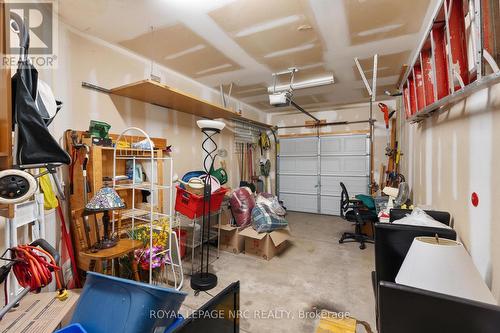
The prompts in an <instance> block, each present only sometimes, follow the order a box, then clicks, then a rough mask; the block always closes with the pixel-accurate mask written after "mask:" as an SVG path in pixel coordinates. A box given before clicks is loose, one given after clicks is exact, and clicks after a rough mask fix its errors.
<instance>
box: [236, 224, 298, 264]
mask: <svg viewBox="0 0 500 333" xmlns="http://www.w3.org/2000/svg"><path fill="white" fill-rule="evenodd" d="M239 234H240V236H244V237H245V254H249V255H253V256H256V257H259V258H263V259H265V260H271V259H272V258H273V257H274V256H275V255H277V254H279V253H280V252H282V251H283V250H284V249H285V248H286V247H287V246H288V239H290V237H291V235H290V229H289V228H288V227H287V228H286V229H281V230H275V231H272V232H270V233H265V232H263V233H260V234H259V233H258V232H257V231H255V230H254V229H253V228H251V227H249V228H246V229H245V230H242V231H240V233H239Z"/></svg>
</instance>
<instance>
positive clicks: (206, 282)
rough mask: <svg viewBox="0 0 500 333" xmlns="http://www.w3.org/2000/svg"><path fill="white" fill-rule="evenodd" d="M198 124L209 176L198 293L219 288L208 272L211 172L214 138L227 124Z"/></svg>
mask: <svg viewBox="0 0 500 333" xmlns="http://www.w3.org/2000/svg"><path fill="white" fill-rule="evenodd" d="M196 124H197V125H198V127H199V128H201V131H202V132H203V134H204V135H205V139H204V140H203V142H202V144H201V148H202V149H203V151H204V152H205V154H204V156H205V157H204V158H203V168H204V169H205V173H206V174H207V176H206V177H205V178H204V185H205V187H204V190H203V218H202V225H201V226H202V229H201V230H202V234H201V261H200V262H201V263H200V272H199V273H196V274H193V275H192V276H191V288H192V289H193V290H196V291H204V290H210V289H212V288H214V287H215V286H217V275H215V274H213V273H209V272H208V264H209V256H210V244H209V243H208V242H209V240H210V199H211V197H212V177H211V176H210V170H212V167H213V164H214V160H215V156H216V155H213V154H214V153H215V152H216V151H217V143H216V142H215V141H214V139H213V137H214V136H215V135H216V134H218V133H220V131H222V129H223V128H224V126H225V125H226V124H225V123H223V122H222V121H216V120H198V121H197V122H196ZM205 230H206V231H205ZM205 252H206V254H205ZM205 255H206V258H205ZM205 260H206V261H205Z"/></svg>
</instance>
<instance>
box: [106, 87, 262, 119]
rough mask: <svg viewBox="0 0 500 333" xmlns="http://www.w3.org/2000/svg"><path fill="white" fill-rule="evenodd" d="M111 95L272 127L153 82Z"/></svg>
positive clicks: (115, 91) (121, 88) (120, 90)
mask: <svg viewBox="0 0 500 333" xmlns="http://www.w3.org/2000/svg"><path fill="white" fill-rule="evenodd" d="M109 93H111V94H114V95H118V96H123V97H129V98H132V99H136V100H139V101H142V102H146V103H151V104H154V105H158V106H162V107H165V108H169V109H173V110H176V111H180V112H185V113H190V114H194V115H196V116H199V117H204V118H209V119H215V118H223V119H231V120H233V119H234V120H240V121H246V122H249V123H253V124H254V125H258V126H261V127H267V128H270V127H271V126H270V125H268V124H265V123H261V122H258V121H255V120H251V119H247V118H245V117H243V116H241V115H240V114H238V113H236V112H234V111H232V110H229V109H227V108H224V107H221V106H218V105H215V104H213V103H210V102H207V101H204V100H202V99H199V98H197V97H194V96H191V95H189V94H186V93H184V92H182V91H180V90H177V89H175V88H172V87H169V86H167V85H164V84H161V83H158V82H155V81H152V80H142V81H138V82H134V83H130V84H127V85H124V86H120V87H117V88H113V89H111V90H109Z"/></svg>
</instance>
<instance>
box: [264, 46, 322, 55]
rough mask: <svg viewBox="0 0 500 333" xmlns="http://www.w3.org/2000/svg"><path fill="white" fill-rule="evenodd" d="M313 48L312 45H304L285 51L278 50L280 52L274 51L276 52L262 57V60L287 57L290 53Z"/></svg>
mask: <svg viewBox="0 0 500 333" xmlns="http://www.w3.org/2000/svg"><path fill="white" fill-rule="evenodd" d="M314 46H315V45H314V44H304V45H300V46H297V47H292V48H290V49H286V50H280V51H276V52H271V53H269V54H266V55H265V56H264V58H274V57H279V56H282V55H287V54H290V53H295V52H300V51H305V50H309V49H312V48H313V47H314Z"/></svg>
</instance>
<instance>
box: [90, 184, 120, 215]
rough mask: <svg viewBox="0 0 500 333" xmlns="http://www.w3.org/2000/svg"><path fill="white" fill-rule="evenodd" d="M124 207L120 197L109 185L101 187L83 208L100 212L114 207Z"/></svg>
mask: <svg viewBox="0 0 500 333" xmlns="http://www.w3.org/2000/svg"><path fill="white" fill-rule="evenodd" d="M123 208H125V203H124V202H123V200H122V198H120V196H119V195H118V193H116V191H115V190H114V189H113V188H111V187H103V188H101V189H100V190H99V192H97V193H96V194H95V195H94V197H93V198H92V199H91V200H90V201H89V202H88V203H87V205H85V210H88V211H93V212H102V211H107V210H114V209H123Z"/></svg>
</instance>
